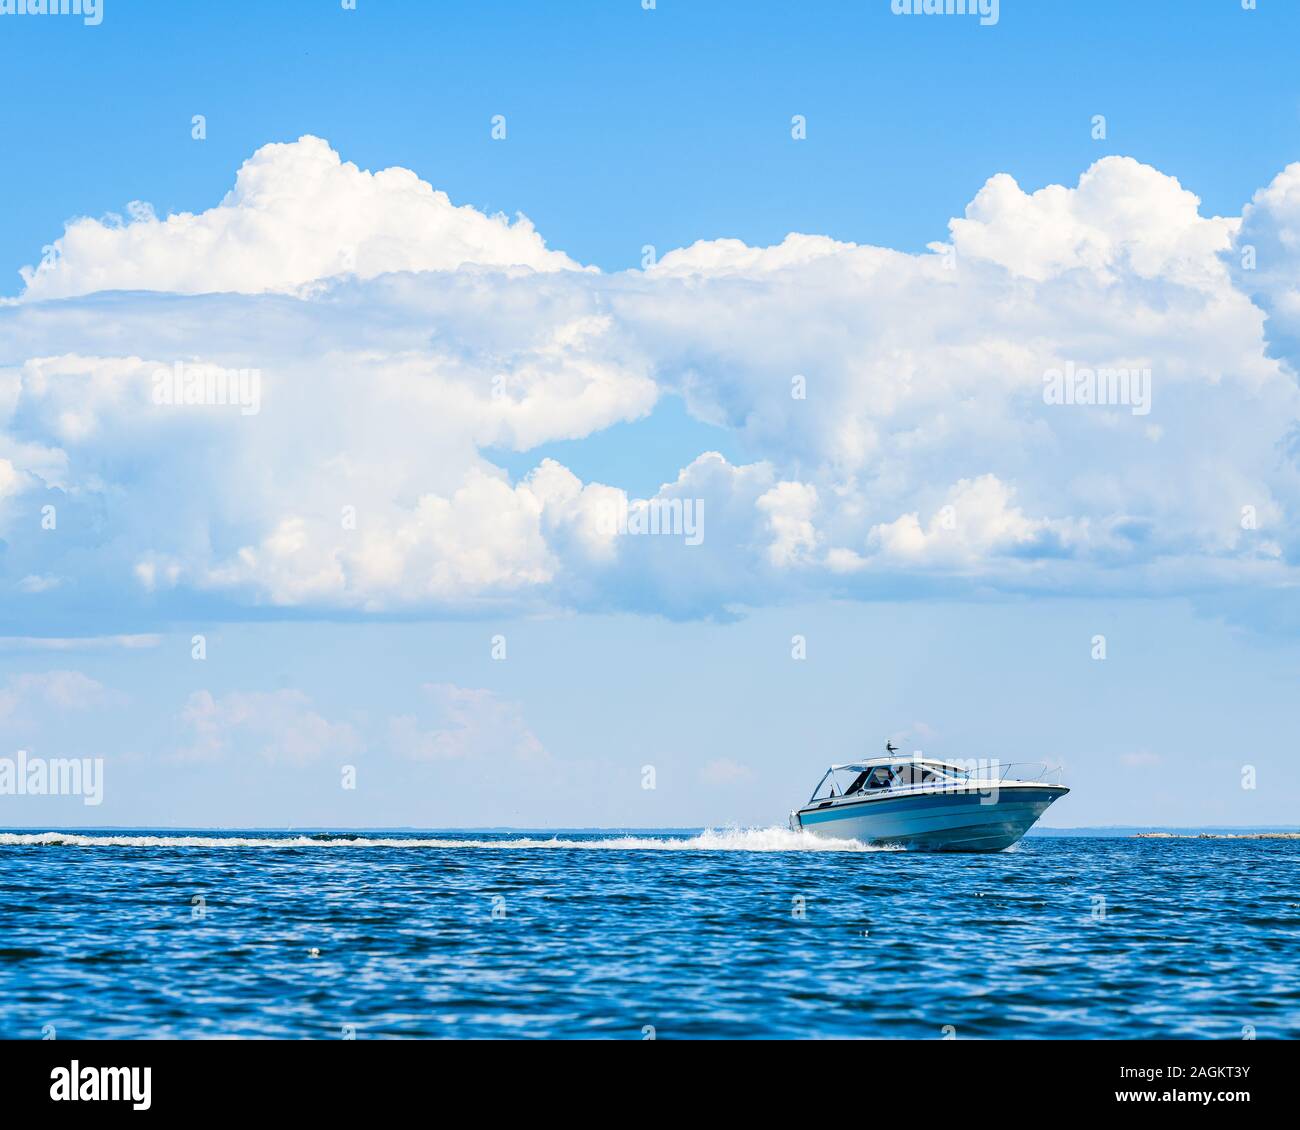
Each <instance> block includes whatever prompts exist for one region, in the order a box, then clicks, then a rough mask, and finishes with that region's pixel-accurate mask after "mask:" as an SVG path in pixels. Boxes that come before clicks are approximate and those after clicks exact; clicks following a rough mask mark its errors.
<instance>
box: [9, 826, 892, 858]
mask: <svg viewBox="0 0 1300 1130" xmlns="http://www.w3.org/2000/svg"><path fill="white" fill-rule="evenodd" d="M0 847H92V848H102V847H125V848H132V847H138V848H265V849H268V850H276V849H280V850H284V849H289V848H443V849H454V848H483V849H497V850H505V851H518V850H520V849H544V848H551V849H556V848H559V849H562V850H566V851H575V850H576V851H764V852H770V851H818V852H820V851H840V852H844V851H852V852H865V851H890V850H894V849H891V848H883V847H874V846H870V845H868V844H864V843H861V842H859V841H858V840H830V839H821V838H818V837H815V836H810V835H807V834H806V833H803V832H792V831H790V829H788V828H780V827H772V828H727V829H709V830H706V831H704V832H700V833H699V834H698V835H694V836H680V835H676V836H675V835H672V834H670V833H666V834H664V835H659V836H647V835H626V836H618V835H614V836H601V837H592V838H577V837H572V836H570V837H564V836H560V835H558V834H557V835H554V836H550V837H547V838H542V837H538V836H536V835H532V836H530V835H527V834H520V835H509V834H507V835H502V836H501V837H500V838H494V839H474V838H472V837H470V836H461V835H457V834H456V833H454V832H448V833H443V834H439V835H431V836H390V837H385V836H382V835H378V836H376V835H354V834H351V833H340V832H335V833H318V834H315V835H298V836H255V835H254V836H241V835H228V836H211V835H206V836H205V835H183V834H175V835H130V834H114V833H103V834H100V835H87V834H85V833H82V832H32V833H23V832H4V833H0Z"/></svg>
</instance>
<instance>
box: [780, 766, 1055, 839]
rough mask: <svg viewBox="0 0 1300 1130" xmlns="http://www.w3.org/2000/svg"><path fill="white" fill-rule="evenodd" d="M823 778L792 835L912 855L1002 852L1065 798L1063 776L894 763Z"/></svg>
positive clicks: (796, 817) (1024, 769)
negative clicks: (890, 848)
mask: <svg viewBox="0 0 1300 1130" xmlns="http://www.w3.org/2000/svg"><path fill="white" fill-rule="evenodd" d="M885 750H886V754H887V756H885V757H874V758H869V759H868V760H866V761H858V762H852V763H850V764H847V765H832V766H831V767H830V768H829V769H828V770H826V773H825V775H824V776H823V777H822V779H821V781H820V782H818V785H817V788H815V789H814V790H813V794H812V796H811V797H810V798H809V800H808V803H807V804H805V805H804V806H803V807H802V808H799V809H795V810H794V811H793V812H791V813H790V827H791V828H792V829H794V830H795V831H800V830H802V831H804V832H806V833H808V834H809V835H812V836H818V837H821V838H824V839H835V840H860V841H862V842H863V843H868V844H878V845H891V846H897V847H903V848H910V849H912V850H914V851H1002V850H1004V849H1005V848H1009V847H1010V846H1011V845H1012V844H1014V843H1015V842H1016V841H1017V840H1019V839H1020V837H1021V836H1023V835H1024V834H1025V833H1026V832H1027V831H1029V829H1030V828H1031V827H1033V825H1034V823H1035V821H1037V820H1038V818H1039V817H1040V816H1042V814H1043V813H1044V812H1046V811H1047V809H1048V808H1049V807H1050V806H1051V805H1052V803H1053V802H1055V801H1057V800H1060V798H1061V797H1063V796H1065V794H1066V793H1068V792H1069V791H1070V790H1069V789H1067V788H1066V787H1065V786H1064V785H1063V784H1061V783H1060V772H1061V771H1060V769H1050V768H1049V767H1048V766H1047V765H1045V764H1044V765H1035V766H1026V765H1023V764H1020V763H1016V762H1010V763H1005V764H1004V763H1001V762H998V761H972V762H968V763H966V764H961V763H959V762H952V761H936V760H934V759H932V758H928V757H922V756H921V755H920V754H913V755H912V756H910V757H908V756H906V755H901V756H900V755H899V753H898V750H897V749H896V748H895V747H894V746H893V745H892V744H890V743H886V745H885Z"/></svg>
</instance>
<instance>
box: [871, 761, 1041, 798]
mask: <svg viewBox="0 0 1300 1130" xmlns="http://www.w3.org/2000/svg"><path fill="white" fill-rule="evenodd" d="M948 765H950V766H952V767H954V768H956V769H959V770H960V775H957V774H954V773H952V772H947V773H945V774H944V776H942V777H939V778H937V779H936V778H934V777H933V776H932V777H931V779H930V780H925V781H918V780H913V781H906V780H904V781H895V782H894V783H893V784H892V785H891V786H890V788H889V792H890V793H894V794H897V793H908V792H936V791H937V792H968V791H970V790H971V789H972V788H974V789H977V790H979V791H981V792H984V791H991V790H993V789H996V788H997V787H998V786H999V785H1006V784H1013V783H1014V784H1025V785H1060V784H1061V783H1062V781H1061V778H1062V776H1063V773H1064V767H1063V766H1059V765H1057V766H1053V765H1050V764H1048V763H1047V762H1045V761H997V760H995V759H983V758H979V759H976V758H971V759H968V760H966V761H961V760H957V761H950V762H948ZM925 771H926V772H930V771H929V770H928V769H927V770H925Z"/></svg>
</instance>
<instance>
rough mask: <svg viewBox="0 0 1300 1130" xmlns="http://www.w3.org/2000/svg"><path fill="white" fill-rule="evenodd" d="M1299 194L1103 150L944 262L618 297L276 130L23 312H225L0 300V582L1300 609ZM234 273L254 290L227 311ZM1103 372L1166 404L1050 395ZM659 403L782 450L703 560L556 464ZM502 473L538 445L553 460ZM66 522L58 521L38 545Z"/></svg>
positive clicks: (337, 601)
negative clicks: (202, 386) (1220, 211)
mask: <svg viewBox="0 0 1300 1130" xmlns="http://www.w3.org/2000/svg"><path fill="white" fill-rule="evenodd" d="M1298 185H1300V166H1293V167H1292V168H1291V169H1288V170H1286V171H1285V172H1284V173H1282V174H1280V175H1279V177H1278V178H1277V179H1276V180H1275V181H1274V182H1273V184H1272V185H1271V186H1269V188H1267V189H1266V190H1263V191H1261V193H1260V194H1257V196H1256V198H1255V201H1254V202H1253V203H1252V204H1251V206H1250V208H1249V209H1248V210H1247V212H1246V214H1245V218H1244V220H1243V221H1238V220H1236V219H1234V218H1221V217H1204V216H1202V215H1201V214H1200V211H1199V203H1198V201H1197V200H1196V198H1195V196H1193V195H1192V194H1191V193H1189V192H1188V191H1187V190H1186V189H1184V188H1183V187H1182V186H1181V185H1180V184H1178V182H1177V181H1175V180H1174V179H1173V178H1171V177H1167V176H1165V175H1163V174H1162V173H1160V172H1159V171H1157V170H1155V169H1152V168H1149V167H1147V166H1143V165H1141V164H1139V163H1138V162H1136V161H1132V160H1129V159H1125V158H1107V159H1105V160H1102V161H1099V162H1098V163H1097V164H1095V165H1094V166H1093V167H1092V168H1091V169H1089V170H1087V171H1086V172H1085V173H1084V174H1083V175H1082V176H1081V177H1080V179H1079V182H1078V184H1077V186H1073V187H1071V186H1061V185H1055V186H1048V187H1047V188H1044V189H1040V190H1038V191H1035V192H1024V191H1022V190H1021V188H1020V187H1019V186H1018V185H1016V183H1015V182H1014V181H1013V180H1012V179H1011V178H1009V177H1006V176H1004V175H999V176H995V177H993V178H991V179H990V181H989V182H988V183H987V184H986V185H985V187H984V188H983V189H982V190H981V191H980V193H979V194H977V196H976V198H975V200H974V201H972V202H971V204H970V205H969V206H968V207H967V208H966V210H965V214H964V216H962V217H960V218H958V219H955V220H953V221H952V224H951V230H950V242H949V243H948V244H944V245H936V246H937V247H938V249H939V250H940V251H941V252H943V253H940V254H921V255H910V254H904V253H901V252H897V251H893V250H890V249H887V248H878V247H867V246H859V245H855V244H852V243H846V242H843V241H837V240H833V239H829V238H826V237H823V236H809V235H799V234H792V235H790V236H788V237H787V238H786V239H785V240H783V241H782V242H781V243H780V244H778V245H777V246H775V247H771V248H751V247H747V246H746V245H744V244H743V243H741V242H739V241H736V240H717V241H703V242H701V243H697V244H695V245H693V246H692V247H690V248H685V249H682V250H680V251H674V252H669V253H668V254H665V255H664V256H663V257H662V259H661V260H660V262H659V263H658V264H657V265H656V266H655V267H653V268H651V269H650V270H648V271H645V272H639V271H630V272H624V273H621V274H618V275H604V274H600V273H599V272H593V271H585V270H566V269H552V268H557V267H573V266H576V264H573V263H571V262H570V261H568V260H567V259H565V260H563V261H562V262H561V261H560V259H557V258H556V257H555V253H552V252H548V251H546V250H545V248H544V246H543V245H542V243H541V241H540V239H539V238H538V237H537V235H536V233H535V232H533V231H532V229H531V228H530V227H527V226H526V225H525V224H523V222H520V223H516V224H514V225H507V224H506V223H505V222H504V221H502V220H500V219H499V218H497V219H493V218H489V217H484V216H482V215H480V214H479V213H476V212H473V210H472V209H470V210H466V209H455V208H453V207H452V206H451V205H450V204H449V203H448V202H447V201H446V200H445V198H443V197H441V195H440V194H438V193H436V192H435V191H434V190H433V189H432V188H431V187H430V186H428V185H426V184H422V183H421V182H419V180H418V179H417V178H415V176H414V174H411V173H409V172H406V171H405V170H386V171H384V172H382V173H378V174H373V175H372V174H369V173H363V172H361V171H360V170H357V169H356V168H355V167H353V166H350V165H346V164H343V163H341V162H340V161H339V160H338V158H337V155H335V154H334V153H333V152H332V151H331V150H329V148H328V147H327V146H326V145H325V144H324V143H323V142H320V141H318V140H316V139H304V140H302V141H300V142H298V143H295V144H294V145H289V146H268V147H265V148H263V149H261V150H259V151H258V152H257V153H256V154H255V155H254V156H253V157H252V158H251V159H250V161H249V162H248V163H246V164H245V166H244V168H243V169H242V170H241V172H240V175H239V178H238V181H237V185H236V188H235V190H233V191H232V193H231V194H230V196H228V197H227V199H226V200H225V201H223V202H222V203H221V204H220V205H219V206H218V207H217V208H214V209H212V210H210V211H208V212H205V213H202V214H201V215H199V216H195V217H179V218H177V217H173V218H171V219H168V220H162V221H158V220H152V219H149V218H147V217H145V218H143V219H140V220H137V221H136V222H134V223H131V224H129V225H126V226H125V227H123V228H121V229H117V228H114V227H112V225H105V224H100V223H93V222H90V221H81V222H78V223H77V224H74V225H73V227H72V228H71V229H70V230H69V233H68V235H67V236H65V239H64V245H63V257H62V259H61V260H60V262H59V263H58V264H57V265H56V266H54V267H52V268H49V269H48V270H42V271H39V272H37V273H36V274H35V275H34V276H32V278H31V280H30V283H29V287H28V291H27V293H26V295H25V297H26V298H38V297H39V298H45V299H56V298H58V297H59V296H60V295H77V294H82V293H83V292H85V291H88V290H90V289H93V288H95V287H100V286H114V287H153V288H164V289H171V290H175V291H178V292H180V293H181V294H187V295H190V296H189V297H181V298H174V297H168V296H164V295H114V296H107V295H94V296H91V297H84V298H77V297H72V298H63V299H61V300H58V301H45V302H43V303H42V304H41V305H40V306H39V308H38V307H36V306H35V305H33V304H32V303H30V302H26V301H23V302H18V303H14V304H10V305H8V306H5V307H3V308H0V345H3V347H4V348H3V353H4V355H5V356H6V357H7V358H10V359H12V361H11V365H10V367H9V368H7V369H3V370H0V537H4V538H5V539H6V543H7V546H8V548H7V552H6V555H5V558H4V559H3V562H2V563H0V567H2V568H4V569H5V570H6V574H5V575H6V577H7V579H8V581H9V583H10V585H11V589H12V587H14V586H18V585H20V584H21V583H22V582H23V579H24V578H59V579H60V584H59V585H58V586H57V587H54V588H48V589H47V591H44V592H42V593H40V594H39V596H37V595H36V594H31V595H30V596H29V597H27V598H25V599H26V600H27V601H28V603H30V604H31V605H35V604H37V603H40V604H41V605H43V606H44V607H45V608H47V609H52V610H54V611H57V610H59V609H60V608H62V607H63V604H61V603H60V602H64V601H71V600H73V598H74V597H76V598H79V599H81V600H85V599H86V598H87V595H88V594H91V595H94V596H98V597H100V598H102V599H100V600H99V605H100V606H102V607H104V608H113V609H115V610H118V614H119V615H121V616H122V617H124V618H130V620H131V622H133V623H141V622H145V621H147V619H148V617H149V616H150V615H152V614H153V613H154V612H155V611H156V610H160V609H163V608H170V609H175V608H178V607H180V608H184V607H185V602H186V601H187V600H191V599H196V598H201V599H202V600H204V601H206V602H212V601H217V602H218V603H219V604H221V605H222V606H224V607H226V608H228V609H230V610H232V614H238V610H239V609H241V608H254V607H259V606H262V607H265V606H273V607H279V608H294V609H302V610H307V611H332V610H339V609H343V610H349V611H353V612H361V613H369V612H394V611H400V612H405V613H411V614H437V613H441V612H447V611H453V612H456V613H462V612H467V611H468V612H473V611H479V610H486V609H492V610H499V609H501V608H513V609H516V610H518V609H534V608H542V607H550V608H554V607H576V608H591V609H608V608H624V609H633V610H637V611H653V612H660V613H664V614H667V615H670V616H700V615H726V614H728V613H729V612H730V611H732V610H734V609H736V608H738V607H743V606H744V605H747V604H759V603H763V602H765V601H769V600H781V599H787V598H789V597H792V596H797V595H803V594H807V593H809V592H816V591H831V592H835V593H837V594H840V595H854V594H863V595H873V594H878V593H880V592H897V591H906V590H907V587H908V585H909V584H911V583H912V582H913V581H915V580H916V578H917V577H919V576H924V577H925V578H926V582H927V584H928V585H929V586H931V588H932V587H933V586H935V585H947V586H950V587H954V588H960V587H961V586H969V585H979V586H980V587H981V588H983V589H989V588H992V589H997V588H1003V589H1023V588H1036V589H1041V590H1044V591H1053V592H1056V591H1075V590H1080V589H1082V590H1087V591H1096V590H1099V589H1109V590H1110V591H1117V592H1148V593H1153V592H1176V591H1183V592H1185V591H1200V592H1203V591H1206V590H1207V589H1213V588H1215V587H1217V586H1232V585H1240V584H1242V583H1249V584H1250V585H1251V586H1254V587H1260V586H1277V587H1283V586H1293V585H1294V583H1295V581H1296V579H1297V578H1296V576H1295V566H1294V562H1295V560H1296V558H1297V555H1300V538H1298V537H1297V535H1296V534H1295V533H1294V531H1295V530H1296V529H1300V524H1297V522H1296V517H1297V510H1298V509H1300V471H1298V469H1297V460H1298V459H1300V441H1298V440H1297V439H1296V438H1295V437H1296V435H1297V434H1300V433H1297V432H1296V431H1295V430H1294V429H1295V424H1294V421H1296V419H1297V417H1298V416H1300V394H1298V393H1297V388H1296V381H1295V377H1294V366H1293V365H1292V363H1291V359H1293V358H1294V357H1295V356H1296V348H1297V333H1296V327H1297V326H1300V302H1298V300H1297V299H1296V297H1295V296H1296V294H1297V285H1296V279H1297V278H1300V237H1297V235H1296V232H1298V231H1300V204H1298V203H1297V201H1300V187H1297V186H1298ZM74 234H75V238H74ZM1247 239H1252V240H1254V241H1255V242H1256V244H1257V245H1258V250H1259V267H1258V269H1257V270H1256V271H1254V272H1251V271H1243V270H1240V269H1238V267H1237V265H1236V261H1235V260H1236V258H1237V257H1239V256H1240V253H1241V247H1242V244H1243V241H1245V240H1247ZM1234 241H1235V243H1234ZM350 247H356V248H358V259H357V265H356V269H355V270H350V269H347V268H346V267H345V266H340V264H341V263H342V259H341V258H340V257H343V258H346V254H345V253H346V252H347V251H348V249H349V248H350ZM948 250H951V252H952V254H951V255H949V254H947V251H948ZM392 271H414V272H422V273H397V274H393V273H381V272H392ZM217 290H226V291H232V290H233V291H241V292H244V293H240V294H211V293H203V294H200V293H197V292H210V291H217ZM267 290H290V291H293V292H294V295H295V296H294V297H292V298H288V297H285V296H283V295H278V294H266V293H261V292H264V291H267ZM1252 299H1254V300H1252ZM1266 311H1267V313H1268V315H1269V318H1268V320H1266ZM177 360H180V361H184V362H190V361H210V362H212V363H214V364H220V365H223V366H226V367H255V368H257V369H258V370H259V371H260V373H261V375H262V406H261V411H260V412H259V413H258V414H256V415H253V416H243V415H241V414H240V413H239V412H238V411H237V410H234V411H232V410H230V409H228V408H223V407H220V406H189V407H178V408H168V407H162V406H158V405H155V404H153V403H152V400H151V397H150V390H151V377H152V374H153V372H154V371H155V370H156V369H158V368H159V367H167V366H170V365H172V364H173V363H174V362H175V361H177ZM1071 362H1072V363H1074V364H1075V365H1076V366H1079V367H1105V366H1117V367H1126V368H1127V367H1133V368H1139V369H1148V368H1149V369H1150V370H1151V388H1152V411H1151V413H1150V414H1149V415H1134V414H1133V413H1132V412H1131V411H1130V410H1129V408H1128V407H1125V406H1082V405H1072V406H1066V405H1049V404H1045V403H1044V399H1043V395H1042V391H1043V375H1044V373H1045V371H1046V370H1048V369H1049V368H1060V367H1064V366H1065V365H1066V364H1067V363H1071ZM796 375H799V376H802V377H803V378H804V384H805V386H806V395H805V396H804V397H803V398H798V397H796V396H793V395H792V378H793V377H794V376H796ZM665 395H677V396H680V397H682V398H683V400H684V401H685V403H686V405H687V407H688V410H689V411H690V412H691V413H692V414H693V415H695V416H696V417H697V418H699V419H701V420H704V421H707V422H709V423H712V424H715V425H718V426H720V427H722V428H725V429H728V430H729V431H730V432H731V433H732V434H733V436H734V438H735V439H736V441H737V445H738V446H739V447H740V448H742V449H743V450H745V451H746V452H748V453H749V458H750V460H751V461H750V462H747V463H744V464H742V465H735V464H733V463H731V462H729V461H728V460H727V459H725V458H723V457H722V456H721V455H719V454H718V453H716V452H703V453H701V454H700V455H699V456H698V457H697V458H695V459H693V460H692V461H690V462H689V463H688V464H687V466H685V467H684V468H682V469H681V470H680V471H679V472H678V473H677V474H676V477H675V478H673V477H672V475H671V472H667V473H666V474H665V476H664V477H665V478H668V479H671V481H668V482H666V483H665V484H664V485H663V486H662V487H661V488H660V490H659V491H658V493H657V496H656V497H657V498H658V499H660V500H682V501H685V500H702V502H703V514H704V516H705V522H704V537H703V541H702V543H701V544H699V545H689V546H688V545H685V544H683V541H682V539H675V538H672V537H662V536H655V537H636V536H617V535H615V534H614V533H613V532H612V531H611V530H610V528H609V525H608V522H607V515H608V513H609V511H610V509H611V507H613V508H615V509H617V507H618V506H619V505H621V504H623V503H624V502H625V501H626V499H627V493H626V487H627V484H626V483H622V482H619V481H611V482H606V483H602V482H599V481H583V479H582V478H580V477H579V476H578V475H577V474H575V473H574V472H573V471H572V470H570V469H569V468H568V467H566V466H565V465H564V464H563V463H562V462H561V461H560V460H559V459H557V458H546V457H545V454H544V453H543V452H540V451H536V449H537V448H538V447H539V446H541V445H546V444H552V443H556V442H559V441H566V440H567V441H577V442H579V443H581V442H582V441H584V440H587V439H589V437H591V436H593V435H594V434H595V433H597V432H600V431H601V430H603V429H605V428H608V427H610V426H611V425H614V424H620V423H622V424H624V425H631V428H630V430H628V431H626V433H625V434H626V435H627V436H628V437H629V438H628V439H627V441H626V442H628V443H631V444H636V443H638V442H642V443H643V444H644V446H643V448H640V449H637V451H636V454H637V455H638V456H640V457H644V460H647V461H648V460H657V459H658V457H659V452H658V451H657V450H656V449H655V447H654V441H653V440H650V441H638V440H637V438H636V437H637V435H638V434H639V433H638V432H637V431H636V428H637V427H638V426H639V425H636V424H635V422H636V421H638V420H641V419H643V418H644V417H646V416H647V415H648V414H649V413H651V412H652V411H654V409H655V406H656V404H657V403H658V402H659V400H660V399H661V398H662V397H663V396H665ZM498 448H504V449H509V450H512V451H514V452H536V462H535V463H534V464H533V470H532V471H531V473H528V474H525V475H522V476H520V477H517V478H513V479H512V478H511V476H510V475H508V474H507V473H506V472H505V471H504V470H502V469H501V468H500V467H498V466H496V465H494V461H493V451H494V449H498ZM573 465H574V466H577V465H578V462H577V458H576V457H575V459H574V460H573ZM600 477H606V476H596V478H600ZM608 477H610V478H615V476H612V475H611V476H608ZM44 505H53V506H54V507H55V508H56V510H57V513H58V530H57V532H51V533H50V534H48V535H46V534H44V533H42V534H41V536H39V537H38V536H35V534H34V533H31V532H32V531H35V532H40V523H41V509H40V508H41V507H42V506H44ZM1246 508H1250V512H1251V513H1252V514H1253V515H1254V516H1255V519H1254V526H1253V527H1252V526H1251V525H1250V524H1249V523H1246V522H1244V521H1243V513H1244V512H1245V509H1246ZM349 516H350V517H349ZM29 534H30V536H29ZM30 615H32V616H34V615H35V614H34V613H31V614H30ZM142 617H143V618H144V620H142V619H141V618H142ZM35 622H36V621H35V620H34V619H33V621H32V624H35ZM20 630H22V631H26V632H31V631H32V630H33V629H32V627H31V626H29V625H24V626H23V627H22V628H21V629H20ZM87 630H94V631H98V632H100V633H101V634H112V633H113V632H115V631H121V630H124V629H123V627H119V626H116V625H110V624H99V625H92V626H88V628H87ZM420 732H425V731H420Z"/></svg>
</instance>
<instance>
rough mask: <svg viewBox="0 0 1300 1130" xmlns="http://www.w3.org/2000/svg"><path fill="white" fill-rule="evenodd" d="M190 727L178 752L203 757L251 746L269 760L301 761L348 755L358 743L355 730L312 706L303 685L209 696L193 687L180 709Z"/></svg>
mask: <svg viewBox="0 0 1300 1130" xmlns="http://www.w3.org/2000/svg"><path fill="white" fill-rule="evenodd" d="M181 721H182V722H183V723H184V725H185V726H186V728H187V729H188V730H189V731H190V739H189V745H187V746H186V747H185V748H183V749H182V750H181V751H180V757H181V758H182V759H184V760H191V761H208V760H213V759H216V758H220V757H224V756H227V755H229V754H231V753H233V754H235V755H242V754H245V753H252V752H256V753H258V754H259V755H260V756H262V757H263V758H265V759H266V760H268V761H277V762H287V763H289V764H294V765H304V764H307V763H309V762H311V761H316V760H318V759H321V758H328V757H352V756H354V755H356V754H358V753H360V752H362V749H363V743H362V741H361V737H360V735H359V734H358V733H357V731H356V730H355V729H354V728H353V727H352V726H351V725H350V724H348V723H346V722H332V721H330V720H329V719H327V718H325V717H324V716H323V715H321V714H319V713H317V712H316V711H315V710H314V709H313V708H312V703H311V700H310V699H309V698H308V697H307V695H305V694H304V693H303V692H302V691H297V690H280V691H253V692H243V691H232V692H231V693H229V694H225V695H222V696H221V697H219V698H218V697H214V696H213V694H212V693H211V692H210V691H206V690H204V691H195V692H194V693H193V694H191V695H190V696H189V699H188V700H187V701H186V703H185V707H184V709H183V710H182V711H181Z"/></svg>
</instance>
